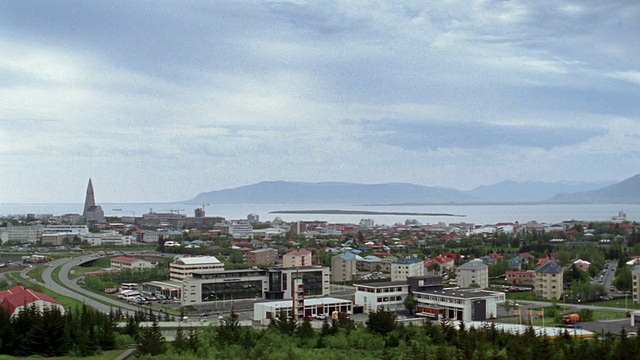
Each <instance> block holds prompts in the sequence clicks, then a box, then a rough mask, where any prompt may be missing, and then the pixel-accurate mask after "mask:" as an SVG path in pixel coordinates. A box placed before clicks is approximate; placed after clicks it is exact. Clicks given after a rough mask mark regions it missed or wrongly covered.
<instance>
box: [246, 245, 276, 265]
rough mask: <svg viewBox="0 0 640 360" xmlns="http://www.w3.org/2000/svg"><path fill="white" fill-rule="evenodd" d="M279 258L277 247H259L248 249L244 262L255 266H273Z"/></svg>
mask: <svg viewBox="0 0 640 360" xmlns="http://www.w3.org/2000/svg"><path fill="white" fill-rule="evenodd" d="M277 258H278V251H277V250H276V249H272V248H266V249H257V250H251V251H247V253H245V254H244V263H245V264H247V265H255V266H259V265H262V266H265V265H266V266H272V265H274V264H275V263H276V259H277Z"/></svg>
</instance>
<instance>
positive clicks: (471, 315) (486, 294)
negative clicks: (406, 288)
mask: <svg viewBox="0 0 640 360" xmlns="http://www.w3.org/2000/svg"><path fill="white" fill-rule="evenodd" d="M413 297H414V298H415V299H416V301H417V303H418V304H417V305H416V315H418V316H422V317H426V318H430V319H435V320H441V319H451V320H458V321H465V322H469V321H484V320H488V319H492V318H495V317H496V316H497V314H498V304H501V303H504V301H505V294H504V293H501V292H495V291H486V290H480V289H477V288H455V289H442V290H433V291H416V292H414V293H413Z"/></svg>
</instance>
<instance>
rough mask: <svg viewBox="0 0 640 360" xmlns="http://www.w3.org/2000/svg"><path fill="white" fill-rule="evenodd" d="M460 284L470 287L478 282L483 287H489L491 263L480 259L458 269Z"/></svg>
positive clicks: (457, 274) (457, 275)
mask: <svg viewBox="0 0 640 360" xmlns="http://www.w3.org/2000/svg"><path fill="white" fill-rule="evenodd" d="M456 279H457V281H458V286H460V287H463V288H464V287H470V286H474V284H477V286H479V287H480V288H481V289H486V288H488V287H489V265H487V264H485V263H484V262H482V260H480V259H476V260H473V261H469V262H468V263H466V264H462V265H460V266H458V268H457V269H456Z"/></svg>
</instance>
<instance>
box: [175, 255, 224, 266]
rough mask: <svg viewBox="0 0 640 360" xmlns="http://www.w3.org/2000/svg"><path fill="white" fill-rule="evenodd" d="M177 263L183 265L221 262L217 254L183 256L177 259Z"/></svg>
mask: <svg viewBox="0 0 640 360" xmlns="http://www.w3.org/2000/svg"><path fill="white" fill-rule="evenodd" d="M175 262H176V263H177V264H183V265H202V264H217V263H220V260H218V259H217V258H216V257H215V256H194V257H181V258H179V259H177V260H176V261H175Z"/></svg>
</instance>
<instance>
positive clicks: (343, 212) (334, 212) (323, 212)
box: [269, 210, 467, 217]
mask: <svg viewBox="0 0 640 360" xmlns="http://www.w3.org/2000/svg"><path fill="white" fill-rule="evenodd" d="M269 214H307V215H309V214H319V215H399V216H451V217H466V216H467V215H460V214H448V213H422V212H403V211H368V210H276V211H270V212H269Z"/></svg>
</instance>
